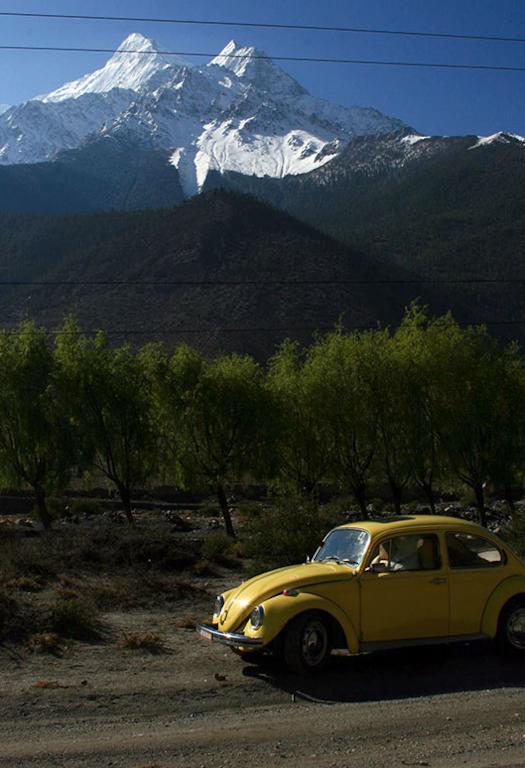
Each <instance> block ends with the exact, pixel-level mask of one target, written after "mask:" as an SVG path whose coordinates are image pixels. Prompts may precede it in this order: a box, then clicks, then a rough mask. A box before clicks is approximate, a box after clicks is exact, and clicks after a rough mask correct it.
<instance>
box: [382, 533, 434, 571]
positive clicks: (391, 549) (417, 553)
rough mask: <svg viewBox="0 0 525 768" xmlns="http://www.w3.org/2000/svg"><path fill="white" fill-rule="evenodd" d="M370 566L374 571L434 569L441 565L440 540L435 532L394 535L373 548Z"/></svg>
mask: <svg viewBox="0 0 525 768" xmlns="http://www.w3.org/2000/svg"><path fill="white" fill-rule="evenodd" d="M369 567H370V568H371V570H374V571H384V572H387V571H434V570H437V569H439V568H440V567H441V559H440V556H439V540H438V537H437V536H435V535H434V534H427V533H424V534H421V533H417V534H410V535H408V536H394V537H393V538H391V539H387V540H386V541H382V542H380V543H379V544H378V545H377V546H376V547H375V548H374V550H373V552H372V555H371V558H370V562H369Z"/></svg>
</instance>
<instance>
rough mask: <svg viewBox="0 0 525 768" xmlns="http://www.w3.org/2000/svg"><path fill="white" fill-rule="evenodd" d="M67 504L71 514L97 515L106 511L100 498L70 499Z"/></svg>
mask: <svg viewBox="0 0 525 768" xmlns="http://www.w3.org/2000/svg"><path fill="white" fill-rule="evenodd" d="M67 506H68V507H69V513H70V514H71V515H80V516H83V517H95V516H96V515H101V514H102V513H103V512H104V506H103V505H102V503H101V502H100V500H99V499H87V498H83V497H81V498H78V499H68V501H67Z"/></svg>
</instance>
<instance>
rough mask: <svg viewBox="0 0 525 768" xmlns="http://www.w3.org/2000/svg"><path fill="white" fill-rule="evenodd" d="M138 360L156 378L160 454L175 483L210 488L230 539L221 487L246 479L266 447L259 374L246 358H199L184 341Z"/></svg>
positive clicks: (265, 405)
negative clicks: (163, 451)
mask: <svg viewBox="0 0 525 768" xmlns="http://www.w3.org/2000/svg"><path fill="white" fill-rule="evenodd" d="M145 357H146V358H147V362H148V368H149V370H150V372H151V371H153V373H154V379H155V381H156V385H155V387H154V389H155V391H156V397H157V402H158V404H159V414H160V418H161V422H162V423H163V432H164V438H163V442H164V443H165V444H166V445H167V446H169V447H168V458H169V460H170V459H171V461H173V464H174V466H175V467H176V473H177V476H178V478H179V480H180V482H181V483H182V484H183V485H185V486H186V487H190V488H193V487H196V488H202V487H203V485H205V486H208V487H211V488H213V489H214V491H215V492H216V494H217V498H218V501H219V504H220V508H221V511H222V514H223V517H224V524H225V528H226V532H227V533H228V535H229V536H234V535H235V531H234V528H233V523H232V519H231V514H230V509H229V505H228V501H227V489H228V486H229V485H231V484H232V483H235V482H239V481H241V480H242V479H243V478H244V477H245V476H246V475H248V474H251V475H252V476H254V475H255V473H256V470H257V468H258V466H260V465H261V457H262V454H263V449H265V450H266V451H269V449H270V445H269V439H270V434H271V430H270V429H269V426H270V424H271V422H272V414H271V401H270V398H269V396H268V393H267V390H266V387H265V383H264V376H263V371H262V369H261V368H260V366H259V365H258V364H257V363H256V362H255V361H254V360H253V359H252V358H250V357H247V356H241V355H228V356H223V357H218V358H216V359H214V360H206V359H205V358H203V357H201V356H200V355H199V354H198V353H197V352H195V351H194V350H191V349H189V348H188V347H186V346H181V347H179V348H178V349H177V351H176V352H175V354H174V355H173V356H172V357H171V358H169V359H168V358H166V357H165V356H164V355H163V354H162V353H161V352H159V350H158V348H157V349H155V348H153V349H150V350H149V351H147V352H146V353H145Z"/></svg>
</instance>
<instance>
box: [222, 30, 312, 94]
mask: <svg viewBox="0 0 525 768" xmlns="http://www.w3.org/2000/svg"><path fill="white" fill-rule="evenodd" d="M208 66H209V67H212V66H215V67H222V68H223V69H227V70H229V71H230V72H232V73H233V74H234V75H236V76H237V77H238V78H239V79H240V80H243V81H246V82H248V83H251V84H252V85H254V86H255V87H256V88H257V89H260V90H263V91H270V92H271V93H272V94H273V95H274V96H279V97H281V98H284V97H286V96H289V97H290V96H294V97H297V96H302V95H304V94H306V93H307V91H306V90H305V89H304V88H303V87H302V85H299V83H298V82H297V81H296V80H294V79H293V77H291V76H290V75H289V74H288V73H287V72H285V71H284V70H283V69H281V68H280V67H278V66H277V65H276V64H274V62H273V61H272V60H271V58H270V57H269V56H268V54H267V53H266V51H263V50H261V49H260V48H255V46H253V45H239V44H238V43H237V42H236V41H235V40H230V42H229V43H228V45H226V46H225V47H224V48H223V49H222V51H221V52H220V53H219V54H218V55H217V56H215V57H214V58H213V59H212V60H211V61H210V62H209V63H208Z"/></svg>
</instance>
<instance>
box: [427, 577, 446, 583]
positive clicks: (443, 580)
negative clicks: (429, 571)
mask: <svg viewBox="0 0 525 768" xmlns="http://www.w3.org/2000/svg"><path fill="white" fill-rule="evenodd" d="M430 583H431V584H446V583H447V579H446V578H445V577H444V576H443V577H440V576H436V578H435V579H430Z"/></svg>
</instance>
